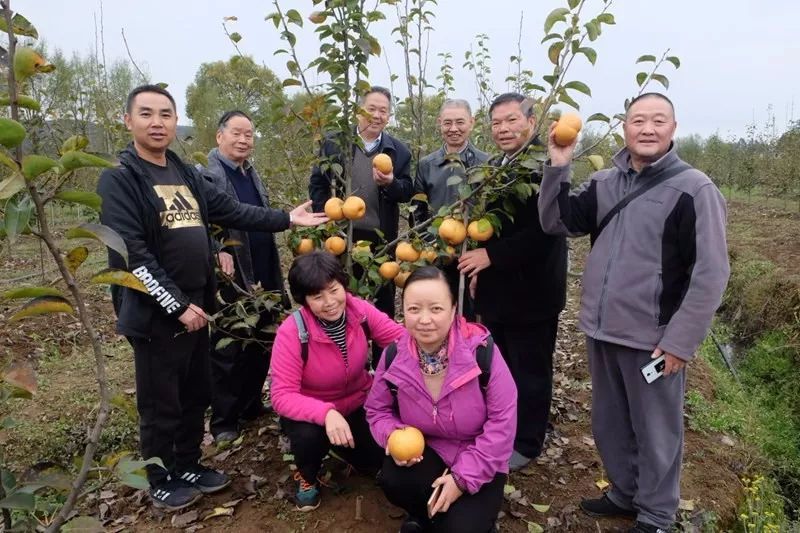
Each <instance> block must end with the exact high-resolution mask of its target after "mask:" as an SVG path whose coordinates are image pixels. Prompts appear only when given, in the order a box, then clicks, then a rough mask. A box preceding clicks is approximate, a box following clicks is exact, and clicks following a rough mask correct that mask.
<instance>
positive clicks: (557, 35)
mask: <svg viewBox="0 0 800 533" xmlns="http://www.w3.org/2000/svg"><path fill="white" fill-rule="evenodd" d="M552 39H562V40H563V39H564V37H563V36H562V35H561V34H560V33H548V34H547V35H545V36H544V38H543V39H542V41H541V42H542V44H544V43H546V42H547V41H550V40H552Z"/></svg>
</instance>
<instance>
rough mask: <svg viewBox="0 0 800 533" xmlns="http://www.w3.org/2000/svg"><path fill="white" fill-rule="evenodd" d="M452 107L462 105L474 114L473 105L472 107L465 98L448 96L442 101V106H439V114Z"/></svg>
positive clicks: (469, 112)
mask: <svg viewBox="0 0 800 533" xmlns="http://www.w3.org/2000/svg"><path fill="white" fill-rule="evenodd" d="M452 107H460V108H461V109H464V110H466V111H467V114H468V115H470V116H472V107H470V105H469V102H467V101H466V100H464V99H463V98H448V99H447V100H445V101H444V102H443V103H442V107H440V108H439V114H440V115H441V114H442V112H443V111H444V110H445V109H450V108H452Z"/></svg>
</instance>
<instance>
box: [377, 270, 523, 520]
mask: <svg viewBox="0 0 800 533" xmlns="http://www.w3.org/2000/svg"><path fill="white" fill-rule="evenodd" d="M403 314H404V317H405V325H406V329H407V330H408V331H407V333H406V334H405V335H404V336H403V337H402V338H400V340H399V341H397V352H396V356H395V357H394V359H393V360H392V362H391V364H390V365H389V366H388V368H386V366H387V365H386V353H387V352H386V351H385V352H384V355H383V358H382V359H381V361H380V363H379V364H378V366H377V368H376V369H375V379H374V382H373V385H372V389H371V390H370V392H369V395H368V396H367V401H366V403H365V405H364V407H365V409H366V411H367V420H368V421H369V425H370V430H371V431H372V435H373V436H374V437H375V441H376V442H377V443H378V444H379V445H381V446H383V447H386V443H387V440H388V438H389V435H390V434H391V433H392V432H393V431H395V430H397V429H400V428H403V427H406V426H414V427H416V428H417V429H419V430H420V431H422V433H423V434H424V435H425V441H426V442H425V451H424V453H423V455H422V456H421V457H417V458H414V459H411V460H409V461H402V462H397V461H395V460H394V459H392V458H391V457H388V451H387V457H386V459H385V460H384V464H383V469H382V470H381V473H380V474H379V476H378V483H379V484H380V486H381V487H382V488H383V491H384V493H385V494H386V497H387V498H388V499H389V501H390V502H392V503H393V504H395V505H397V506H399V507H401V508H403V509H405V510H406V512H407V513H408V517H407V518H406V521H405V522H404V523H403V527H402V528H401V530H400V531H401V532H402V533H411V532H416V531H420V532H421V531H433V532H437V533H438V532H458V533H469V532H476V533H486V532H489V531H493V530H494V522H495V519H496V518H497V513H498V512H499V511H500V506H501V505H502V503H503V486H504V485H505V481H506V477H507V474H508V460H509V457H510V456H511V452H512V450H513V444H514V434H515V432H516V420H517V390H516V387H515V386H514V380H513V378H512V377H511V374H510V372H509V370H508V367H507V366H506V364H505V362H504V360H503V357H502V356H501V355H500V352H499V351H498V350H497V348H493V352H492V356H491V365H490V366H489V379H488V381H487V382H486V387H485V389H482V388H481V380H480V379H479V376H480V375H481V369H480V367H479V365H478V362H477V359H476V353H477V352H478V351H479V350H480V349H481V347H482V346H483V347H484V348H483V349H484V350H485V349H486V348H485V347H486V346H487V342H488V338H489V333H488V331H487V330H486V329H485V328H484V327H483V326H481V325H478V324H471V323H468V322H466V321H464V320H463V319H462V318H460V317H458V318H456V305H455V296H454V294H453V293H452V291H451V290H450V285H449V284H448V283H447V280H446V279H445V277H444V274H443V273H442V272H441V271H440V270H439V269H437V268H435V267H423V268H420V269H417V270H416V271H414V273H413V274H411V276H410V277H409V278H408V280H407V281H406V286H405V289H404V291H403ZM445 469H447V473H445ZM439 486H441V492H440V493H439V496H438V498H436V499H435V500H434V501H433V502H432V504H431V506H430V507H428V506H427V502H428V500H429V498H430V497H431V495H432V492H433V490H434V487H439ZM429 515H430V516H429Z"/></svg>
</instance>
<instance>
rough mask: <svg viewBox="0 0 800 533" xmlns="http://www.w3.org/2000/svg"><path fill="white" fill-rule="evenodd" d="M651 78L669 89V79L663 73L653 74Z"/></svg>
mask: <svg viewBox="0 0 800 533" xmlns="http://www.w3.org/2000/svg"><path fill="white" fill-rule="evenodd" d="M650 79H651V80H655V81H657V82H658V83H660V84H661V85H663V86H664V88H665V89H669V80H668V79H667V77H666V76H664V75H663V74H653V75H652V76H651V77H650Z"/></svg>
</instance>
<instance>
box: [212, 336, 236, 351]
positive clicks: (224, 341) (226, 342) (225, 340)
mask: <svg viewBox="0 0 800 533" xmlns="http://www.w3.org/2000/svg"><path fill="white" fill-rule="evenodd" d="M235 340H236V339H234V338H233V337H223V338H221V339H220V340H218V341H217V345H216V346H214V349H215V350H217V351H220V350H222V349H224V348H225V347H226V346H228V345H229V344H230V343H232V342H233V341H235Z"/></svg>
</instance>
